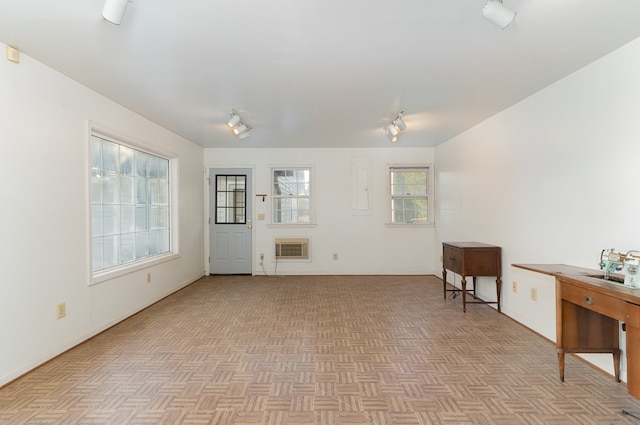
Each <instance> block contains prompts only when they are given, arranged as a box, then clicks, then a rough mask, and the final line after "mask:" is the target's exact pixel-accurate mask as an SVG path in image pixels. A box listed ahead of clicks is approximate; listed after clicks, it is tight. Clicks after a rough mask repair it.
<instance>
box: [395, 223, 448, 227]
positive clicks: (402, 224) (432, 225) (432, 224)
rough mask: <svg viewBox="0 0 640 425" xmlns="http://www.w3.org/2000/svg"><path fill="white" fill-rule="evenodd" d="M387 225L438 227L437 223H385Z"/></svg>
mask: <svg viewBox="0 0 640 425" xmlns="http://www.w3.org/2000/svg"><path fill="white" fill-rule="evenodd" d="M384 225H385V226H387V227H412V228H413V227H436V224H435V223H385V224H384Z"/></svg>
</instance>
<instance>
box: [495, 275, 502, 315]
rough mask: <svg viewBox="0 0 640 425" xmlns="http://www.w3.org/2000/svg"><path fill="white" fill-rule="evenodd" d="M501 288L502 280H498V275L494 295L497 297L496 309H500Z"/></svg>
mask: <svg viewBox="0 0 640 425" xmlns="http://www.w3.org/2000/svg"><path fill="white" fill-rule="evenodd" d="M501 288H502V280H500V276H498V277H497V278H496V296H497V297H498V311H501V310H500V290H501Z"/></svg>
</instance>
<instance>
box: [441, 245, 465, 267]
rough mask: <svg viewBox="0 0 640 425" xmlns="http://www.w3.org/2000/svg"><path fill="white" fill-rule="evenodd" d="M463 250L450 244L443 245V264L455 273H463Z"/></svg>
mask: <svg viewBox="0 0 640 425" xmlns="http://www.w3.org/2000/svg"><path fill="white" fill-rule="evenodd" d="M462 260H463V254H462V250H461V249H459V248H454V247H451V246H448V245H444V246H443V247H442V264H443V267H444V268H445V269H448V270H451V271H452V272H454V273H458V274H460V273H462Z"/></svg>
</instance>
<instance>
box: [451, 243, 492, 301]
mask: <svg viewBox="0 0 640 425" xmlns="http://www.w3.org/2000/svg"><path fill="white" fill-rule="evenodd" d="M501 257H502V250H501V248H500V247H499V246H494V245H487V244H483V243H479V242H444V243H443V244H442V285H443V290H444V298H445V299H446V298H447V292H452V291H461V292H462V311H464V312H466V311H467V304H468V303H483V304H497V306H498V311H500V287H501V286H502V285H501V284H502V281H501V276H502V265H501V264H502V260H501ZM447 270H450V271H452V272H454V273H457V274H459V275H460V276H462V281H461V284H462V287H461V289H447ZM467 276H471V277H472V278H473V287H472V289H467ZM479 276H495V277H496V298H497V300H496V301H485V300H482V299H480V298H479V297H478V296H477V295H476V277H479ZM467 292H469V293H470V294H471V295H472V297H473V299H474V300H473V301H467Z"/></svg>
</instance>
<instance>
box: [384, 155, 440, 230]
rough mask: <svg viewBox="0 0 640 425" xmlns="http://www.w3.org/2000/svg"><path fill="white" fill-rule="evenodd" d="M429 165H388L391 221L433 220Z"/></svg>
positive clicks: (429, 221) (418, 222)
mask: <svg viewBox="0 0 640 425" xmlns="http://www.w3.org/2000/svg"><path fill="white" fill-rule="evenodd" d="M432 192H433V189H432V178H431V167H430V166H428V165H407V166H402V165H393V166H390V167H389V196H390V201H391V202H390V212H391V224H400V225H416V224H433V213H432V211H433V207H432V202H433V199H432V196H431V193H432Z"/></svg>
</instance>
